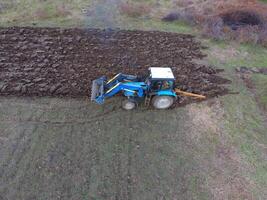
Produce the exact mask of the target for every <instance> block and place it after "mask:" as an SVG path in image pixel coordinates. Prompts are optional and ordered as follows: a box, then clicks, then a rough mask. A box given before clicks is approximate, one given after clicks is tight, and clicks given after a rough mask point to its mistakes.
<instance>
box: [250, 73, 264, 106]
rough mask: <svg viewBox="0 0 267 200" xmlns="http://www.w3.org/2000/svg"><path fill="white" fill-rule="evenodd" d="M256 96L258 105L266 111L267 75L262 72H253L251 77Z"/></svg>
mask: <svg viewBox="0 0 267 200" xmlns="http://www.w3.org/2000/svg"><path fill="white" fill-rule="evenodd" d="M252 81H253V83H254V87H255V92H256V96H257V98H258V101H259V104H260V106H262V108H263V109H264V110H265V111H267V76H266V75H262V74H254V75H253V77H252Z"/></svg>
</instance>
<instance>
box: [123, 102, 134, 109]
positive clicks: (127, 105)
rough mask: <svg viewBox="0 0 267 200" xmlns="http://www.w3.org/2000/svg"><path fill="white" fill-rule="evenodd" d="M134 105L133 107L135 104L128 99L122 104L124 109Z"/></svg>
mask: <svg viewBox="0 0 267 200" xmlns="http://www.w3.org/2000/svg"><path fill="white" fill-rule="evenodd" d="M134 107H135V104H134V103H133V102H130V101H128V102H126V103H125V104H124V109H125V110H132V109H134Z"/></svg>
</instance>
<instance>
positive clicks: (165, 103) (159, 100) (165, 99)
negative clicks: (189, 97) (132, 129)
mask: <svg viewBox="0 0 267 200" xmlns="http://www.w3.org/2000/svg"><path fill="white" fill-rule="evenodd" d="M173 103H174V97H172V96H155V97H153V99H152V105H153V106H154V108H156V109H160V110H164V109H168V108H170V107H171V106H172V105H173Z"/></svg>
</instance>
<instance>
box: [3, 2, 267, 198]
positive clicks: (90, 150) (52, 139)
mask: <svg viewBox="0 0 267 200" xmlns="http://www.w3.org/2000/svg"><path fill="white" fill-rule="evenodd" d="M112 2H113V3H116V2H117V1H112ZM160 2H161V3H162V4H164V5H165V4H166V8H168V9H169V7H168V6H170V5H169V4H168V3H167V1H160ZM101 3H103V2H101ZM146 3H148V4H149V5H150V4H151V3H152V4H154V3H156V1H146ZM0 5H1V6H2V10H1V12H0V26H14V25H16V26H60V27H64V28H65V27H83V28H84V27H86V28H88V27H89V28H92V27H101V28H116V27H119V28H125V29H142V30H160V31H171V32H179V33H189V34H194V35H195V36H197V39H198V40H200V41H201V42H202V43H203V44H204V45H205V46H207V47H208V49H207V50H205V51H206V53H207V55H208V57H207V58H205V60H204V62H206V63H207V64H210V65H214V66H215V67H218V68H222V69H224V70H225V72H223V76H225V77H226V78H228V79H230V80H231V81H232V83H231V84H230V85H229V88H230V89H231V91H232V94H228V95H226V96H223V97H218V98H213V99H210V100H208V101H205V102H202V103H197V104H191V105H188V106H186V107H182V108H176V109H174V110H168V111H155V110H146V109H144V108H139V109H138V110H136V111H133V112H130V113H129V112H125V111H123V110H122V109H121V108H120V100H121V99H120V98H115V99H111V100H109V101H108V102H107V104H105V105H104V106H102V107H99V106H97V105H94V104H92V103H89V102H88V100H87V99H56V98H16V97H9V98H7V97H1V98H0V199H97V200H99V199H123V200H124V199H136V200H140V199H151V200H152V199H153V200H154V199H196V200H199V199H218V200H219V199H240V200H243V199H266V197H267V192H266V187H267V181H266V180H267V159H266V156H267V149H266V148H267V134H266V133H267V132H266V130H267V124H266V123H267V111H266V108H267V99H266V97H267V76H266V75H263V74H252V75H251V77H249V78H250V80H251V82H252V85H253V87H252V88H248V87H247V85H246V83H245V82H244V80H243V79H242V78H240V76H239V74H237V73H236V71H235V68H236V67H240V66H247V67H251V68H253V67H256V68H263V67H266V68H267V56H266V55H267V50H266V48H263V47H260V46H258V45H251V44H239V43H236V42H225V41H212V40H209V39H206V38H202V37H201V35H200V33H199V32H198V30H197V29H196V28H195V27H192V26H189V25H187V24H185V23H183V22H175V23H164V22H161V21H160V20H159V19H157V18H153V17H147V16H143V17H141V18H132V17H129V16H125V15H121V14H118V15H115V16H114V15H113V14H112V13H117V12H118V10H117V8H116V7H114V6H113V7H111V10H110V11H108V12H107V13H108V15H106V14H107V13H106V14H103V12H104V11H105V10H106V9H107V7H108V6H109V5H110V4H108V3H103V4H100V3H97V2H93V1H90V0H88V1H86V0H77V1H64V3H62V1H59V0H56V1H50V0H47V1H37V0H20V1H16V0H13V1H10V0H9V1H7V0H2V1H1V2H0ZM90 5H94V7H93V8H98V9H99V10H98V13H97V14H99V15H97V16H94V15H93V16H87V15H85V14H84V13H85V10H84V9H87V8H90ZM102 5H103V6H102ZM89 11H90V9H89ZM103 16H104V17H103ZM108 16H112V17H111V19H109V17H108ZM107 18H108V19H107ZM202 62H203V61H202Z"/></svg>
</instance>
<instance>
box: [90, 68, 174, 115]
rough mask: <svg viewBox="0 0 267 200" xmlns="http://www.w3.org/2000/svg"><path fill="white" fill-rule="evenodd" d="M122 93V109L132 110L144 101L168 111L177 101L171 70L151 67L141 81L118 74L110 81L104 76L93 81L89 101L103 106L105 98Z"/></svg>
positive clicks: (131, 76)
mask: <svg viewBox="0 0 267 200" xmlns="http://www.w3.org/2000/svg"><path fill="white" fill-rule="evenodd" d="M118 93H123V95H124V96H125V97H127V99H126V100H125V101H123V103H122V107H123V108H124V109H126V110H132V109H134V108H135V107H136V105H137V104H138V103H139V102H141V101H144V102H145V105H147V106H148V105H150V104H152V105H153V107H154V108H156V109H168V108H170V107H171V106H172V105H173V104H174V102H175V101H176V99H177V95H176V92H175V78H174V75H173V73H172V70H171V68H165V67H151V68H149V75H148V76H146V78H144V79H143V80H140V78H138V77H137V76H133V75H126V74H122V73H119V74H117V75H116V76H115V77H113V78H112V79H110V80H107V78H106V77H105V76H102V77H100V78H99V79H96V80H94V81H93V84H92V93H91V100H92V101H95V102H96V103H97V104H103V103H104V101H105V99H106V98H109V97H112V96H114V95H116V94H118Z"/></svg>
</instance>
